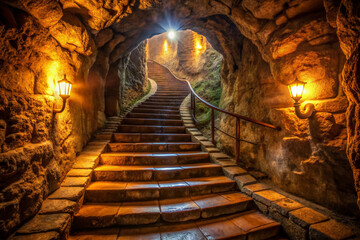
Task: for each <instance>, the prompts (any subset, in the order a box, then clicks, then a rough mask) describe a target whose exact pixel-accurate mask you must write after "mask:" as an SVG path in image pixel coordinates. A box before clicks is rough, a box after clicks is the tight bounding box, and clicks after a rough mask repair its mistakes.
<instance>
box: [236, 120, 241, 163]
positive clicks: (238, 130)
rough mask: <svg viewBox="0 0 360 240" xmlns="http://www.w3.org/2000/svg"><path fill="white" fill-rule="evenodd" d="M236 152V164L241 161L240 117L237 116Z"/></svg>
mask: <svg viewBox="0 0 360 240" xmlns="http://www.w3.org/2000/svg"><path fill="white" fill-rule="evenodd" d="M235 131H236V139H235V140H236V146H235V149H236V152H235V157H236V164H237V165H239V163H240V118H236V129H235Z"/></svg>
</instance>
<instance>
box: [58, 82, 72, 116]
mask: <svg viewBox="0 0 360 240" xmlns="http://www.w3.org/2000/svg"><path fill="white" fill-rule="evenodd" d="M58 86H59V96H60V97H61V98H62V100H63V104H62V108H61V109H54V113H61V112H63V111H64V109H65V106H66V100H67V99H68V98H69V97H70V93H71V87H72V83H71V82H70V81H69V80H67V79H66V75H64V79H62V80H60V81H59V82H58Z"/></svg>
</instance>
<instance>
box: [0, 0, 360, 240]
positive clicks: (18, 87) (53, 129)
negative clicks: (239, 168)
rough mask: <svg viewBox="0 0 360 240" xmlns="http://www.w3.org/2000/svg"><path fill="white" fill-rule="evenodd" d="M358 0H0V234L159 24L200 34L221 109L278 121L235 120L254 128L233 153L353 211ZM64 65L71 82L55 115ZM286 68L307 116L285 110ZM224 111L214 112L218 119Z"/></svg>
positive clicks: (107, 106) (93, 118) (291, 188)
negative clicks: (213, 62)
mask: <svg viewBox="0 0 360 240" xmlns="http://www.w3.org/2000/svg"><path fill="white" fill-rule="evenodd" d="M359 8H360V4H359V3H358V2H357V1H355V0H342V1H334V0H257V1H252V0H242V1H238V0H201V1H186V0H171V1H160V0H150V1H146V0H144V1H142V0H129V1H122V0H117V1H84V0H71V1H69V0H60V1H57V0H43V1H36V0H17V1H6V0H1V1H0V12H1V15H0V48H1V51H0V63H1V65H0V76H1V80H0V84H1V85H0V92H1V94H0V102H1V107H0V133H1V134H0V146H1V155H0V166H1V169H0V186H1V187H0V189H1V191H0V199H1V203H0V212H1V216H0V223H1V224H0V231H1V233H2V234H0V236H9V235H10V234H11V233H13V232H14V231H15V230H16V229H17V228H18V227H19V226H21V224H23V223H24V222H26V221H27V220H28V219H30V218H31V217H33V216H34V215H35V214H36V213H37V212H38V211H39V209H40V207H41V205H42V202H43V201H44V200H45V199H46V198H47V196H48V195H50V194H51V193H52V192H54V191H55V190H56V189H58V188H59V186H60V184H61V182H62V181H63V180H64V178H65V176H66V174H67V172H68V171H69V170H70V169H71V167H72V165H73V163H74V160H75V158H76V156H77V154H78V153H79V152H81V150H82V148H83V147H84V146H86V144H87V142H88V141H89V140H90V138H91V136H92V135H93V134H94V133H95V132H96V131H97V130H98V129H99V128H101V127H102V126H103V125H104V123H105V121H106V117H109V116H116V115H118V114H119V113H120V108H119V106H120V105H121V104H122V103H121V102H119V101H121V99H124V98H126V96H121V95H122V94H124V93H122V92H121V91H120V90H119V89H120V85H122V84H126V81H128V80H126V78H125V77H124V74H125V73H124V72H125V69H126V66H127V63H128V61H129V59H130V58H131V54H135V55H134V56H135V57H134V56H133V58H134V59H135V60H136V61H138V62H137V63H136V64H137V65H139V66H143V68H144V69H145V70H146V57H145V58H144V54H145V55H146V47H145V46H146V43H144V40H146V39H149V38H151V37H153V36H155V35H158V34H161V33H163V32H166V31H167V29H168V28H169V27H173V28H176V29H177V30H186V29H191V30H193V31H195V32H197V33H199V34H201V35H203V36H205V37H206V39H207V40H208V41H209V43H210V44H211V45H212V46H213V48H214V49H216V50H217V51H218V52H220V53H221V54H222V55H223V65H222V69H221V83H222V87H223V93H222V97H221V103H220V105H221V106H222V107H223V108H224V109H226V110H229V111H232V112H236V113H239V114H242V115H244V116H248V117H252V118H255V119H258V120H261V121H265V122H270V123H272V124H274V125H276V126H281V128H282V130H281V131H280V132H273V131H272V130H264V129H258V128H253V127H252V126H247V125H246V126H245V130H244V134H248V135H249V136H250V137H252V135H251V133H250V132H252V131H255V132H256V133H257V135H256V136H258V137H259V136H260V137H259V139H261V144H259V145H257V146H256V147H253V146H246V145H245V146H244V147H243V149H242V153H243V161H244V164H245V165H246V166H249V167H252V168H256V169H258V170H260V171H262V172H264V173H266V174H267V175H268V176H269V177H270V179H271V182H272V184H274V185H275V186H277V187H279V188H280V189H282V190H284V191H287V192H290V193H292V194H294V195H296V196H299V197H302V198H304V199H306V200H309V201H312V202H315V203H317V204H319V205H321V206H324V207H326V208H328V209H330V210H334V211H336V212H340V213H344V214H345V215H347V216H359V214H360V211H359V208H360V140H359V134H360V117H359V116H360V99H359V98H360V86H359V85H360V81H359V75H360V73H359V69H358V68H359V66H358V64H359V63H360V60H359V59H360V57H359V55H360V52H359V44H360V42H359V39H360V17H359V14H358V12H359ZM134 49H135V50H134ZM134 51H137V52H136V53H134ZM145 70H144V71H145ZM145 72H146V71H145ZM64 74H66V76H67V77H68V79H70V80H71V81H72V82H73V91H72V95H71V97H70V98H69V100H68V104H67V105H66V108H65V111H64V113H61V114H56V115H54V114H53V107H54V105H55V106H57V105H59V104H61V101H59V99H58V98H55V97H54V88H55V81H57V80H60V79H61V78H62V77H63V75H64ZM141 74H142V73H141ZM136 77H138V78H146V74H145V75H144V74H143V75H142V76H141V77H139V76H135V78H136ZM296 78H297V79H299V80H302V81H305V82H307V85H306V89H307V92H305V93H304V97H303V99H304V100H305V102H311V103H313V104H314V105H315V109H316V113H315V114H314V115H313V116H312V117H311V118H310V119H305V120H302V119H299V118H298V117H296V115H295V113H294V109H293V107H292V105H293V101H292V99H291V98H290V95H289V93H288V89H287V85H288V84H289V83H291V82H292V81H294V80H295V79H296ZM134 84H135V85H136V83H134ZM138 85H139V87H138V89H137V90H136V91H138V92H140V94H142V93H143V91H145V88H144V87H143V86H142V83H141V82H140V83H139V84H138ZM55 95H56V93H55ZM234 124H235V123H234V122H233V120H232V119H230V118H226V117H222V119H221V128H222V129H223V130H228V131H233V130H232V128H231V129H230V127H229V126H233V125H234ZM219 141H220V142H222V143H223V146H224V150H225V151H227V152H230V153H231V151H233V146H232V144H231V143H229V142H227V141H228V140H227V139H226V138H223V137H220V138H219Z"/></svg>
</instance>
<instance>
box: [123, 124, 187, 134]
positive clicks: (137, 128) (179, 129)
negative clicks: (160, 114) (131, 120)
mask: <svg viewBox="0 0 360 240" xmlns="http://www.w3.org/2000/svg"><path fill="white" fill-rule="evenodd" d="M118 132H121V133H139V132H140V133H185V127H184V126H156V125H125V124H124V125H121V126H119V128H118Z"/></svg>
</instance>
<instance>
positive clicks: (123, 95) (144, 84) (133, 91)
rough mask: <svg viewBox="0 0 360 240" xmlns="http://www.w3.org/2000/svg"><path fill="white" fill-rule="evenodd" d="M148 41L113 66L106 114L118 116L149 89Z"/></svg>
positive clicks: (107, 83)
mask: <svg viewBox="0 0 360 240" xmlns="http://www.w3.org/2000/svg"><path fill="white" fill-rule="evenodd" d="M146 59H147V52H146V41H144V42H142V43H141V44H140V45H139V46H138V47H137V48H135V49H134V50H133V51H131V53H129V54H128V55H126V56H124V57H122V58H121V59H119V60H118V61H116V62H115V63H113V64H111V66H110V69H109V72H108V75H107V78H106V90H105V105H106V106H105V113H106V115H107V116H118V115H119V114H120V112H121V111H123V110H124V109H125V108H127V107H129V105H131V103H132V102H133V101H136V99H138V98H140V97H141V96H143V94H144V93H145V91H146V90H147V89H148V86H149V83H148V80H147V65H146Z"/></svg>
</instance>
